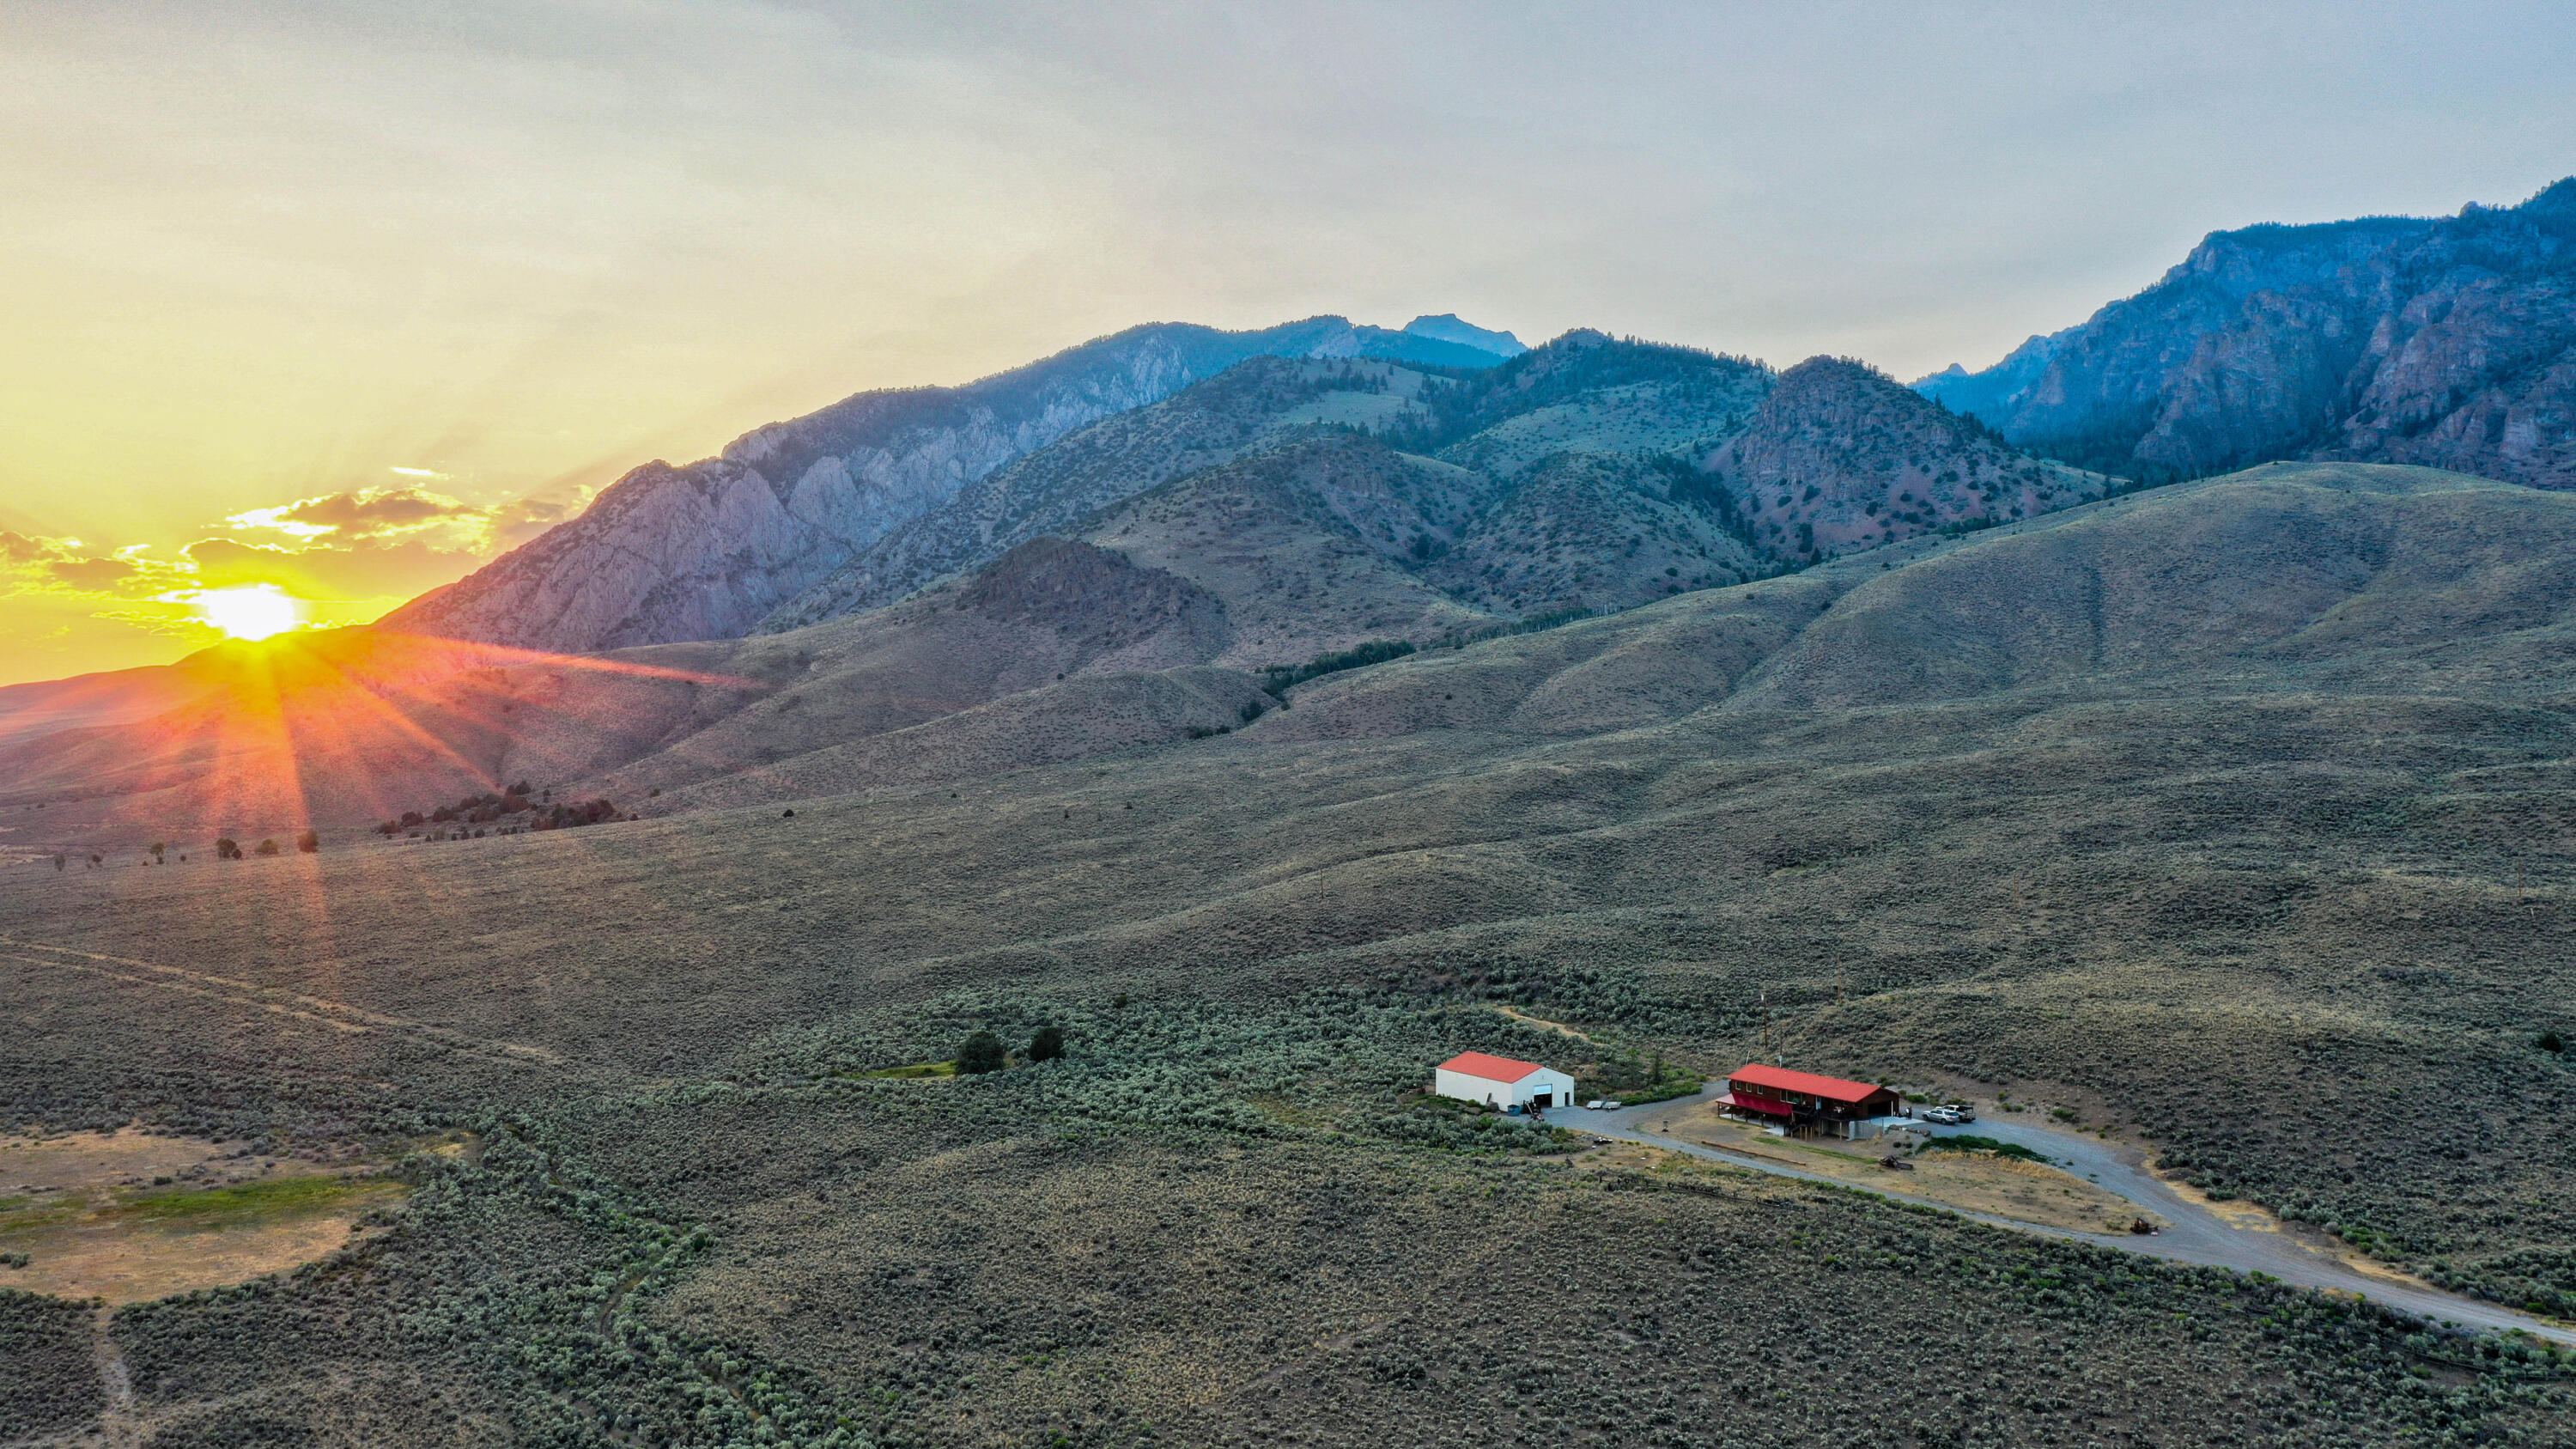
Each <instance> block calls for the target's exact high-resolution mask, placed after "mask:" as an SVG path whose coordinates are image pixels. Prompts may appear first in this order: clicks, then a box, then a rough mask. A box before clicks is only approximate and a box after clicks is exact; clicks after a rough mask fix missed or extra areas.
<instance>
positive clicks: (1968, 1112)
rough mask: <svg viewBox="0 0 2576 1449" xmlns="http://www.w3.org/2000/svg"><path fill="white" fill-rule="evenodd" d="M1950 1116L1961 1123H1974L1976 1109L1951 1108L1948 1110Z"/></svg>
mask: <svg viewBox="0 0 2576 1449" xmlns="http://www.w3.org/2000/svg"><path fill="white" fill-rule="evenodd" d="M1950 1115H1951V1116H1952V1117H1953V1118H1955V1119H1956V1120H1958V1121H1961V1122H1974V1121H1976V1120H1977V1109H1976V1108H1974V1107H1953V1108H1951V1109H1950Z"/></svg>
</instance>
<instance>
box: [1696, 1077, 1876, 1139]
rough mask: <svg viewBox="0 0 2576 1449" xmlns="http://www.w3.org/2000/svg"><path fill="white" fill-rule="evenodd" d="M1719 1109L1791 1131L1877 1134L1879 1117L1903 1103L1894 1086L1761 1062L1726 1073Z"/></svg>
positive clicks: (1796, 1133)
mask: <svg viewBox="0 0 2576 1449" xmlns="http://www.w3.org/2000/svg"><path fill="white" fill-rule="evenodd" d="M1717 1105H1718V1108H1719V1110H1721V1111H1723V1112H1725V1113H1726V1114H1727V1115H1728V1116H1730V1117H1739V1118H1742V1119H1744V1120H1745V1121H1748V1122H1760V1123H1763V1124H1764V1125H1766V1126H1771V1127H1778V1128H1780V1129H1781V1130H1783V1131H1785V1132H1787V1133H1789V1134H1790V1135H1791V1136H1797V1137H1805V1136H1810V1135H1814V1134H1818V1133H1821V1134H1823V1135H1824V1136H1827V1137H1875V1136H1877V1135H1878V1127H1877V1123H1878V1122H1879V1121H1880V1120H1881V1119H1884V1118H1888V1117H1894V1116H1898V1115H1900V1114H1901V1113H1903V1112H1904V1110H1905V1108H1904V1105H1903V1101H1902V1099H1900V1098H1899V1097H1898V1096H1897V1095H1896V1091H1895V1089H1894V1088H1892V1087H1878V1086H1872V1085H1871V1084H1869V1083H1867V1082H1853V1081H1846V1080H1844V1079H1843V1078H1841V1077H1820V1076H1817V1075H1816V1074H1815V1073H1813V1072H1793V1071H1790V1070H1789V1069H1788V1068H1786V1067H1766V1066H1764V1065H1762V1064H1761V1063H1760V1062H1754V1063H1751V1064H1748V1065H1746V1066H1742V1067H1738V1068H1736V1069H1735V1070H1734V1071H1733V1072H1730V1073H1728V1074H1727V1078H1726V1095H1725V1096H1724V1097H1722V1098H1720V1099H1719V1100H1718V1104H1717Z"/></svg>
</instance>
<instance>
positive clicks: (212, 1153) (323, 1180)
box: [0, 1129, 405, 1304]
mask: <svg viewBox="0 0 2576 1449" xmlns="http://www.w3.org/2000/svg"><path fill="white" fill-rule="evenodd" d="M404 1192H405V1189H404V1187H403V1186H402V1185H401V1184H400V1183H397V1182H394V1181H392V1180H390V1179H386V1178H381V1177H375V1176H365V1175H354V1174H350V1173H347V1172H342V1171H326V1170H324V1169H322V1168H319V1167H316V1166H314V1165H312V1164H310V1163H305V1162H299V1161H296V1160H294V1159H291V1158H290V1159H276V1158H262V1157H255V1156H250V1155H247V1154H245V1153H243V1152H242V1151H241V1149H226V1148H223V1147H220V1146H218V1145H216V1144H213V1143H208V1142H202V1141H194V1140H190V1139H186V1138H174V1137H154V1136H147V1135H146V1134H144V1133H141V1132H136V1131H132V1130H130V1129H128V1130H122V1131H118V1132H79V1133H72V1134H69V1135H66V1136H61V1137H52V1138H43V1139H22V1140H17V1141H11V1142H7V1143H5V1144H0V1193H5V1195H0V1253H7V1254H10V1255H12V1256H13V1257H14V1256H16V1255H21V1254H23V1255H24V1256H25V1258H26V1260H27V1266H25V1267H24V1268H16V1269H5V1270H0V1272H5V1273H6V1277H5V1278H0V1286H6V1287H10V1288H17V1289H21V1290H23V1291H26V1292H30V1293H43V1294H47V1295H50V1296H53V1297H58V1298H90V1297H99V1298H104V1299H106V1300H107V1301H108V1302H110V1303H118V1304H122V1303H139V1302H145V1301H148V1300H151V1299H155V1298H166V1297H169V1296H170V1295H172V1294H176V1293H186V1292H190V1291H193V1290H195V1289H199V1288H212V1287H219V1286H222V1285H225V1284H230V1283H239V1282H243V1281H246V1280H248V1279H251V1278H256V1277H259V1276H260V1275H262V1274H264V1273H274V1272H277V1271H279V1270H281V1269H286V1268H291V1267H294V1266H295V1265H296V1264H298V1263H304V1262H310V1261H311V1260H313V1259H315V1258H318V1257H321V1256H322V1255H323V1254H325V1253H328V1252H330V1251H331V1250H332V1249H334V1248H337V1247H340V1246H341V1245H343V1244H344V1243H346V1242H348V1241H349V1238H350V1235H351V1233H352V1232H353V1231H354V1230H355V1229H356V1227H357V1223H358V1219H359V1218H360V1217H361V1216H362V1215H364V1214H365V1213H366V1212H367V1211H368V1210H369V1209H371V1208H374V1207H378V1206H382V1205H384V1204H387V1203H391V1202H396V1201H399V1200H400V1199H401V1198H402V1196H403V1194H404Z"/></svg>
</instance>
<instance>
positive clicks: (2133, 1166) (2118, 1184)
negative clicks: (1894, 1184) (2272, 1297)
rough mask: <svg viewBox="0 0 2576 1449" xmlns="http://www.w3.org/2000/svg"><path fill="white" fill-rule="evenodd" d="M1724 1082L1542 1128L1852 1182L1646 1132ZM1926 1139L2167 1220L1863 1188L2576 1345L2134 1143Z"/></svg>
mask: <svg viewBox="0 0 2576 1449" xmlns="http://www.w3.org/2000/svg"><path fill="white" fill-rule="evenodd" d="M1725 1091H1726V1085H1725V1083H1723V1082H1718V1083H1713V1084H1712V1085H1710V1086H1709V1087H1708V1088H1707V1089H1706V1090H1704V1091H1702V1092H1700V1093H1699V1095H1697V1096H1693V1097H1677V1098H1674V1099H1673V1100H1672V1101H1669V1102H1649V1103H1647V1104H1645V1105H1644V1106H1641V1107H1622V1108H1620V1109H1618V1110H1617V1111H1615V1112H1591V1111H1585V1110H1583V1109H1581V1108H1575V1109H1571V1110H1568V1109H1563V1108H1560V1109H1558V1110H1557V1111H1554V1112H1550V1113H1548V1114H1547V1122H1548V1125H1550V1126H1554V1127H1563V1128H1566V1129H1568V1130H1570V1131H1575V1132H1589V1133H1592V1134H1593V1135H1595V1136H1598V1137H1608V1138H1613V1139H1616V1140H1618V1141H1621V1142H1635V1143H1639V1144H1642V1145H1644V1146H1647V1147H1660V1148H1662V1149H1664V1150H1665V1151H1667V1152H1680V1153H1685V1154H1687V1155H1689V1156H1692V1157H1701V1158H1706V1159H1707V1160H1709V1161H1711V1162H1722V1163H1724V1164H1726V1165H1727V1166H1729V1167H1741V1168H1746V1169H1748V1170H1750V1171H1754V1172H1768V1173H1772V1174H1774V1175H1777V1176H1780V1177H1794V1178H1799V1179H1802V1180H1804V1181H1807V1182H1818V1183H1823V1184H1825V1185H1827V1186H1830V1187H1850V1186H1851V1184H1850V1183H1847V1182H1841V1181H1838V1180H1836V1179H1834V1178H1830V1177H1826V1176H1824V1175H1822V1174H1820V1173H1813V1172H1802V1171H1800V1170H1798V1169H1797V1168H1794V1167H1789V1166H1785V1165H1783V1164H1780V1163H1775V1162H1771V1161H1768V1160H1766V1159H1763V1158H1759V1157H1749V1156H1744V1155H1742V1154H1739V1153H1733V1152H1726V1151H1721V1150H1720V1149H1717V1148H1714V1147H1703V1146H1701V1145H1700V1144H1699V1143H1696V1142H1687V1141H1684V1140H1682V1139H1680V1138H1677V1137H1664V1136H1658V1135H1656V1134H1655V1133H1653V1132H1650V1131H1646V1130H1644V1129H1646V1128H1648V1127H1652V1126H1653V1125H1655V1124H1656V1123H1659V1122H1661V1121H1662V1120H1663V1119H1665V1118H1667V1117H1678V1116H1680V1115H1681V1113H1682V1112H1684V1111H1686V1110H1688V1109H1690V1108H1693V1107H1698V1106H1702V1105H1705V1104H1706V1103H1708V1102H1709V1101H1711V1100H1712V1099H1714V1098H1716V1097H1718V1096H1720V1095H1722V1094H1724V1092H1725ZM1919 1125H1920V1126H1921V1127H1922V1130H1924V1131H1926V1132H1929V1133H1931V1134H1932V1135H1933V1136H1936V1137H1940V1136H1953V1135H1958V1134H1962V1133H1964V1134H1968V1135H1971V1136H1978V1137H1991V1138H1993V1139H1994V1140H1995V1141H1997V1142H2009V1143H2012V1144H2014V1145H2016V1146H2020V1147H2027V1148H2029V1149H2030V1150H2031V1151H2033V1152H2036V1153H2039V1154H2041V1155H2042V1156H2044V1157H2046V1158H2047V1159H2048V1160H2049V1161H2050V1162H2052V1163H2054V1164H2057V1165H2058V1166H2061V1167H2063V1168H2065V1169H2066V1170H2067V1171H2068V1172H2071V1173H2073V1174H2074V1175H2075V1176H2077V1177H2080V1178H2082V1179H2084V1180H2085V1181H2087V1182H2090V1183H2092V1184H2093V1185H2095V1186H2096V1187H2099V1188H2101V1189H2102V1190H2103V1191H2105V1192H2109V1193H2112V1194H2114V1195H2115V1196H2118V1197H2120V1198H2123V1199H2126V1200H2127V1201H2128V1202H2130V1203H2132V1204H2134V1205H2136V1206H2137V1207H2140V1208H2143V1209H2145V1210H2147V1211H2148V1212H2151V1213H2154V1214H2155V1215H2156V1216H2157V1217H2160V1218H2162V1219H2164V1220H2165V1222H2166V1223H2167V1224H2169V1226H2167V1227H2166V1228H2165V1229H2164V1231H2162V1232H2159V1233H2154V1234H2118V1235H2115V1234H2110V1233H2077V1232H2068V1231H2066V1230H2064V1229H2060V1228H2044V1227H2040V1226H2038V1225H2037V1224H2034V1223H2025V1222H2017V1221H2015V1220H2013V1219H2011V1218H2003V1217H1996V1216H1993V1215H1992V1214H1988V1213H1976V1212H1968V1211H1966V1210H1965V1209H1961V1208H1954V1207H1951V1206H1949V1205H1948V1204H1947V1203H1939V1202H1934V1201H1933V1200H1931V1199H1930V1198H1924V1197H1916V1196H1914V1195H1913V1194H1911V1193H1905V1192H1898V1191H1896V1190H1894V1189H1893V1188H1866V1189H1862V1190H1863V1191H1870V1192H1876V1193H1878V1194H1879V1195H1880V1196H1882V1197H1888V1198H1894V1199H1896V1200H1897V1201H1899V1202H1912V1203H1921V1204H1923V1205H1925V1206H1927V1207H1937V1208H1941V1209H1942V1210H1944V1211H1946V1212H1954V1213H1957V1214H1958V1215H1959V1216H1961V1217H1964V1218H1974V1219H1976V1220H1977V1221H1979V1222H1983V1223H1992V1224H1994V1225H1995V1226H1997V1227H2005V1228H2012V1229H2014V1230H2016V1231H2019V1232H2025V1233H2036V1234H2038V1235H2040V1236H2041V1237H2047V1238H2064V1239H2067V1240H2068V1241H2070V1242H2078V1243H2091V1244H2094V1245H2095V1246H2097V1247H2104V1248H2119V1249H2122V1250H2124V1251H2126V1252H2131V1253H2144V1254H2146V1255H2147V1256H2149V1257H2151V1258H2167V1259H2171V1260H2172V1261H2174V1262H2177V1263H2203V1264H2208V1265H2211V1266H2215V1267H2220V1268H2234V1269H2236V1270H2237V1271H2239V1272H2244V1273H2264V1274H2268V1275H2270V1276H2271V1277H2274V1278H2278V1279H2280V1280H2281V1281H2282V1282H2284V1283H2294V1284H2297V1285H2298V1286H2300V1287H2302V1288H2321V1289H2325V1290H2327V1291H2330V1292H2336V1293H2352V1294H2357V1295H2359V1296H2361V1297H2364V1298H2367V1299H2369V1300H2370V1301H2372V1302H2374V1303H2379V1304H2382V1305H2385V1306H2387V1307H2390V1308H2395V1309H2399V1310H2401V1311H2403V1312H2406V1313H2411V1314H2413V1315H2415V1316H2416V1317H2418V1318H2421V1319H2424V1320H2426V1321H2428V1322H2431V1323H2435V1324H2440V1325H2443V1326H2446V1327H2451V1328H2459V1329H2466V1330H2471V1331H2480V1330H2488V1329H2508V1328H2517V1329H2520V1330H2522V1331H2523V1332H2525V1333H2528V1334H2532V1335H2534V1336H2535V1337H2539V1338H2548V1339H2555V1340H2556V1341H2558V1342H2560V1343H2567V1344H2576V1330H2570V1329H2566V1328H2561V1327H2559V1326H2557V1325H2556V1324H2552V1323H2546V1322H2543V1321H2542V1320H2540V1319H2537V1318H2533V1317H2531V1316H2530V1315H2529V1314H2525V1313H2519V1312H2516V1311H2515V1310H2513V1309H2510V1308H2507V1307H2505V1306H2503V1305H2502V1304H2498V1303H2488V1302H2485V1301H2483V1300H2480V1299H2476V1298H2463V1297H2460V1296H2459V1295H2457V1294H2452V1293H2445V1292H2442V1291H2441V1290H2439V1289H2437V1288H2431V1287H2427V1286H2424V1285H2422V1284H2417V1283H2409V1282H2402V1281H2398V1280H2395V1279H2390V1278H2380V1277H2374V1276H2372V1275H2370V1274H2367V1273H2364V1272H2362V1271H2361V1270H2359V1269H2357V1268H2354V1267H2352V1266H2350V1265H2349V1264H2346V1263H2344V1262H2343V1261H2341V1260H2340V1259H2336V1258H2332V1257H2328V1256H2327V1255H2326V1254H2324V1253H2321V1252H2318V1251H2317V1250H2315V1249H2313V1248H2310V1247H2308V1246H2307V1245H2305V1244H2303V1243H2301V1242H2300V1241H2299V1240H2298V1239H2297V1238H2295V1237H2293V1236H2291V1235H2290V1234H2288V1233H2286V1232H2282V1231H2279V1230H2278V1229H2275V1228H2267V1227H2261V1226H2254V1227H2240V1226H2238V1225H2237V1224H2235V1223H2232V1222H2229V1221H2228V1220H2227V1219H2226V1218H2224V1217H2221V1216H2220V1215H2219V1214H2217V1213H2214V1212H2212V1211H2210V1210H2209V1209H2208V1208H2207V1207H2205V1206H2203V1205H2202V1204H2200V1203H2196V1202H2194V1201H2192V1200H2191V1199H2189V1198H2187V1197H2184V1196H2183V1195H2182V1194H2181V1193H2179V1192H2176V1191H2174V1189H2173V1187H2172V1185H2171V1184H2169V1183H2166V1182H2165V1181H2164V1180H2163V1179H2161V1178H2159V1177H2157V1176H2156V1175H2155V1174H2154V1173H2152V1172H2149V1171H2147V1168H2146V1154H2145V1153H2143V1152H2141V1151H2139V1150H2138V1149H2137V1148H2135V1147H2129V1146H2123V1145H2121V1144H2118V1143H2113V1142H2106V1141H2104V1140H2102V1139H2100V1138H2098V1137H2081V1136H2077V1135H2076V1134H2074V1133H2072V1132H2055V1131H2051V1130H2049V1129H2048V1128H2045V1127H2039V1126H2035V1125H2027V1124H2024V1123H2020V1122H1996V1121H1991V1120H1988V1119H1984V1118H1980V1119H1979V1120H1978V1121H1977V1122H1975V1123H1974V1124H1971V1125H1968V1126H1963V1127H1939V1126H1933V1125H1931V1124H1929V1123H1924V1124H1919Z"/></svg>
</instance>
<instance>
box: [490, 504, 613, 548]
mask: <svg viewBox="0 0 2576 1449" xmlns="http://www.w3.org/2000/svg"><path fill="white" fill-rule="evenodd" d="M585 492H587V490H585ZM589 501H590V500H589V499H588V498H587V497H582V498H577V499H574V500H572V501H570V502H563V503H556V502H548V501H547V500H545V499H542V498H522V499H519V500H518V501H517V502H514V503H504V504H502V505H501V506H500V507H498V508H495V509H493V510H492V511H491V512H490V513H489V514H488V515H486V517H485V520H484V537H485V538H486V539H487V540H488V541H489V545H490V547H491V550H492V551H493V552H494V553H506V552H508V551H509V550H511V549H514V548H517V547H518V546H519V545H520V544H523V543H526V542H527V541H528V540H529V539H532V538H535V537H536V536H537V535H539V534H541V533H544V532H545V531H546V530H547V529H550V528H552V527H554V526H555V525H556V524H558V523H561V522H563V521H564V520H566V519H568V518H573V517H576V516H578V515H579V514H580V512H581V510H582V508H583V506H584V505H585V504H587V503H588V502H589Z"/></svg>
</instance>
